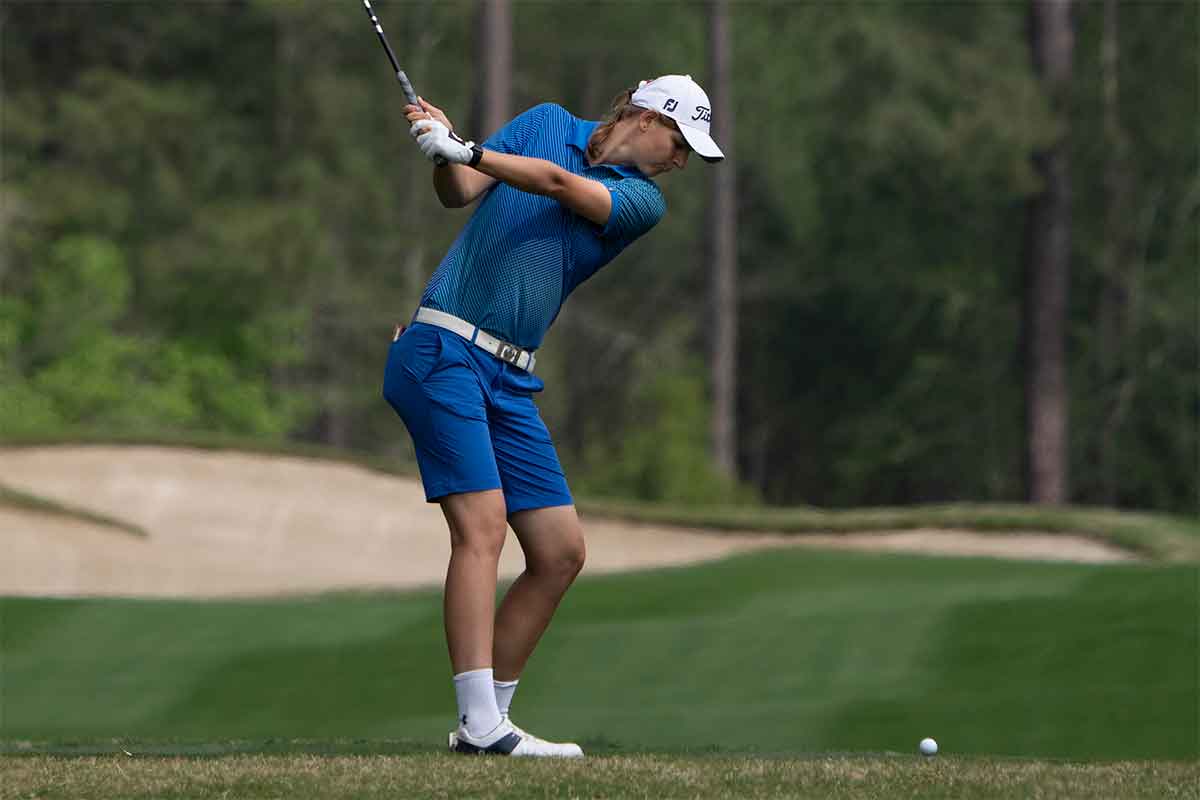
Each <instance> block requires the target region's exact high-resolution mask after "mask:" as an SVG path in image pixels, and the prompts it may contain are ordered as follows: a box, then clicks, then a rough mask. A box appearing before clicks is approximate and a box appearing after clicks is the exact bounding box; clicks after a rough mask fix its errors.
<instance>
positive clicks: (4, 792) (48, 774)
mask: <svg viewBox="0 0 1200 800" xmlns="http://www.w3.org/2000/svg"><path fill="white" fill-rule="evenodd" d="M0 778H2V779H3V780H2V781H0V798H5V797H13V798H16V797H30V796H34V797H39V798H46V799H47V800H50V799H51V798H68V797H69V798H80V799H81V800H87V799H89V798H94V799H95V800H101V799H102V798H112V797H121V798H185V797H186V798H200V799H201V800H202V799H203V798H226V797H239V798H266V797H297V798H301V797H321V798H368V799H369V798H385V797H386V798H395V797H422V798H453V800H460V799H463V798H482V797H488V798H514V799H515V798H521V799H522V800H523V799H524V798H529V797H590V798H605V797H614V798H615V797H619V798H655V799H656V800H657V798H684V797H686V798H693V797H706V798H739V799H741V798H747V799H748V800H753V799H754V798H859V799H866V800H870V799H871V798H879V800H884V799H885V798H886V800H901V799H902V798H928V799H933V800H936V799H937V798H962V797H971V798H1001V799H1004V800H1009V799H1011V798H1021V799H1022V800H1024V798H1029V797H1059V798H1068V797H1079V798H1094V797H1121V798H1126V799H1127V800H1136V798H1154V799H1155V800H1170V799H1171V798H1194V797H1195V796H1196V794H1195V787H1196V783H1197V781H1200V768H1198V767H1197V766H1196V765H1195V764H1185V763H1145V762H1143V763H1137V762H1122V763H1114V764H1087V765H1085V764H1058V763H1046V762H1020V761H996V760H986V759H944V758H937V759H933V760H930V761H920V760H918V758H915V757H910V758H812V759H750V758H722V757H709V758H680V757H669V756H615V757H607V758H589V759H586V760H584V761H580V762H569V763H563V762H547V761H533V760H528V759H526V760H511V759H508V760H502V759H495V758H491V759H488V758H462V757H451V756H448V755H437V756H434V755H427V756H408V757H396V756H365V757H348V756H326V757H321V756H311V755H306V756H232V757H228V758H221V759H185V758H156V759H140V758H128V757H125V756H116V757H99V758H96V757H90V758H74V759H62V758H53V757H47V756H39V757H8V758H0Z"/></svg>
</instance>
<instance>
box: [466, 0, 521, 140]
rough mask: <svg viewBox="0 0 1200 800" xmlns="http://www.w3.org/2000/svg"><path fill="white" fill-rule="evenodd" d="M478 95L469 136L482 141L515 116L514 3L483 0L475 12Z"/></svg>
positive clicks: (476, 84) (474, 103)
mask: <svg viewBox="0 0 1200 800" xmlns="http://www.w3.org/2000/svg"><path fill="white" fill-rule="evenodd" d="M475 49H476V58H475V99H474V102H473V106H472V109H471V130H470V131H467V133H468V134H470V136H469V137H467V138H473V139H475V140H476V141H480V142H482V141H483V140H484V139H486V138H487V137H489V136H491V135H492V134H493V133H495V132H496V131H498V130H499V129H500V128H501V127H502V126H503V125H504V123H506V122H508V120H509V118H510V117H511V116H512V3H511V2H510V0H480V2H479V8H478V11H477V12H476V14H475Z"/></svg>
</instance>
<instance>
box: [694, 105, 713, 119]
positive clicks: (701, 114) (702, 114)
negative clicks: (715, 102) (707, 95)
mask: <svg viewBox="0 0 1200 800" xmlns="http://www.w3.org/2000/svg"><path fill="white" fill-rule="evenodd" d="M692 119H702V120H704V121H705V122H711V121H712V116H711V114H710V112H709V110H708V108H707V107H706V106H696V116H694V117H692Z"/></svg>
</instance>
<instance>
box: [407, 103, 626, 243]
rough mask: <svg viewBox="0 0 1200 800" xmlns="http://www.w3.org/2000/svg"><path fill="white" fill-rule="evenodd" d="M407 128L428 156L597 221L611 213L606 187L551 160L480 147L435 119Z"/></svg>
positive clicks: (610, 201)
mask: <svg viewBox="0 0 1200 800" xmlns="http://www.w3.org/2000/svg"><path fill="white" fill-rule="evenodd" d="M411 132H412V135H413V137H414V138H415V139H416V140H417V145H418V146H419V147H420V148H421V151H422V152H423V153H425V155H426V157H428V158H429V159H431V160H432V159H433V158H435V157H436V156H441V157H442V158H443V159H445V160H446V162H447V164H448V165H453V164H462V165H466V166H469V167H473V168H474V169H475V170H477V171H478V172H480V173H482V174H484V175H487V176H488V177H491V178H495V179H496V180H498V181H503V182H504V183H507V184H508V185H509V186H512V187H513V188H515V189H520V190H521V191H524V192H532V193H533V194H540V195H542V196H544V197H549V198H551V199H552V200H556V201H558V202H559V203H561V204H562V205H564V206H566V207H567V208H569V209H571V210H572V211H574V212H575V213H576V214H578V215H579V216H581V217H583V218H584V219H587V220H589V221H591V222H594V223H595V224H597V225H605V224H606V223H607V222H608V218H609V215H610V214H611V213H612V196H611V194H610V193H609V190H608V187H606V186H605V185H604V184H602V183H600V182H599V181H594V180H591V179H589V178H584V177H582V176H580V175H576V174H575V173H573V172H570V171H568V170H565V169H563V168H562V167H560V166H558V165H557V164H555V163H554V162H552V161H546V160H545V159H541V158H530V157H528V156H518V155H514V154H510V153H498V152H496V151H495V150H484V149H483V148H482V147H480V146H478V145H476V144H474V142H467V141H463V140H462V139H461V138H459V137H458V136H455V135H454V134H453V133H452V132H450V131H449V130H448V129H447V128H446V126H445V125H443V124H442V123H440V122H438V121H436V120H431V119H419V120H417V121H416V122H414V123H413V126H412V131H411ZM447 168H448V167H447Z"/></svg>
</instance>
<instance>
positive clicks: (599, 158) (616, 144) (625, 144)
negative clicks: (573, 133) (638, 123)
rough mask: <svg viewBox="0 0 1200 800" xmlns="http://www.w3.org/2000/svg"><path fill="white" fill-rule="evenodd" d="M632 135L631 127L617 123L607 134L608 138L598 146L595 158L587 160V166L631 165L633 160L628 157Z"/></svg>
mask: <svg viewBox="0 0 1200 800" xmlns="http://www.w3.org/2000/svg"><path fill="white" fill-rule="evenodd" d="M632 133H633V127H632V126H630V125H623V124H621V123H620V122H618V123H617V124H616V125H615V126H613V129H612V131H610V132H609V134H608V138H607V139H605V140H604V143H603V144H601V145H600V148H599V150H598V151H597V153H596V157H595V158H592V159H589V160H588V161H589V166H593V167H594V166H595V165H597V164H632V163H633V160H632V159H631V158H630V157H629V149H630V146H629V141H630V138H631V135H632ZM592 135H593V136H595V134H594V133H593V134H592Z"/></svg>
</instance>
